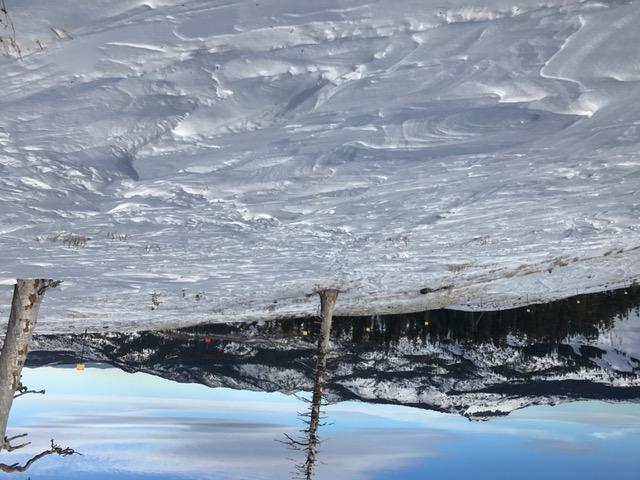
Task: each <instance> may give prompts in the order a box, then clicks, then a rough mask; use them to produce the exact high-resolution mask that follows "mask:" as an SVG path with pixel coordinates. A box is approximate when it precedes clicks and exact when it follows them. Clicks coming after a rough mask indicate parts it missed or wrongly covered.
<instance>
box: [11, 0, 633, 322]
mask: <svg viewBox="0 0 640 480" xmlns="http://www.w3.org/2000/svg"><path fill="white" fill-rule="evenodd" d="M7 8H8V10H9V13H10V16H11V19H12V21H13V24H14V26H15V32H16V34H15V44H12V43H11V42H10V41H9V39H10V36H11V30H10V29H8V28H3V27H2V26H0V35H2V36H3V42H2V44H1V45H0V49H1V48H4V49H5V53H6V54H5V55H4V56H1V57H0V92H1V95H0V248H1V250H2V260H1V261H0V280H2V282H3V283H5V284H6V285H9V284H10V283H11V282H12V281H13V279H14V278H16V277H20V276H37V277H54V278H60V279H64V280H65V284H64V285H63V286H62V287H61V288H60V289H58V290H56V291H53V292H51V293H50V294H47V295H48V298H47V299H46V301H45V304H44V306H43V310H42V312H43V315H42V321H41V324H40V327H41V331H67V330H76V331H77V330H83V329H84V328H85V327H86V326H91V328H95V329H101V328H102V327H103V326H110V327H111V328H120V329H125V328H129V329H131V328H136V327H139V326H140V325H145V326H150V325H160V324H165V325H166V324H171V323H178V322H182V323H185V322H199V321H221V320H234V319H242V318H273V317H276V316H280V315H288V314H296V315H305V314H311V313H314V312H316V310H317V298H314V297H307V296H305V295H306V294H309V293H311V292H312V291H313V290H314V288H317V287H328V286H339V287H341V288H343V289H344V290H346V292H345V293H343V294H342V295H341V297H340V299H339V301H338V312H339V313H342V314H345V313H372V312H390V311H410V310H414V311H415V310H422V309H425V308H432V307H440V306H466V307H468V308H475V307H483V308H487V307H489V308H492V307H498V306H507V305H516V304H522V303H526V302H533V301H540V300H545V299H551V298H558V297H562V296H567V295H571V294H575V293H576V290H577V291H579V292H587V291H597V290H602V289H604V288H605V287H607V286H609V287H613V286H616V285H623V284H628V283H630V282H631V281H633V280H637V279H639V278H640V227H639V225H638V215H639V213H640V194H639V189H640V170H639V168H638V167H639V166H640V148H639V147H640V82H639V80H640V51H639V50H638V44H640V29H638V25H639V24H640V3H639V2H625V1H615V0H611V1H600V2H597V1H578V0H545V1H538V0H526V1H525V0H511V1H510V2H505V1H497V0H484V1H481V0H476V1H472V0H467V1H461V0H441V1H432V0H420V1H410V0H407V1H403V0H396V1H393V2H391V1H378V2H366V1H364V0H344V1H342V0H333V1H332V0H320V1H316V2H302V1H298V0H273V1H266V0H252V1H237V0H231V1H225V2H222V1H204V0H192V1H189V0H187V1H181V2H174V1H171V0H150V1H147V2H139V1H132V0H108V1H107V0H100V1H97V0H96V1H85V2H75V1H70V0H60V1H57V2H55V4H54V3H52V2H48V1H45V0H20V1H11V0H7ZM16 47H17V48H16ZM20 56H21V58H18V57H20ZM421 289H429V292H428V293H426V294H423V295H421V294H420V293H419V291H420V290H421ZM425 291H426V290H425ZM10 293H11V289H10V288H9V287H8V286H6V287H3V288H2V291H1V292H0V295H1V297H0V319H2V320H4V319H5V318H6V317H7V314H8V304H9V300H10ZM276 301H277V302H276Z"/></svg>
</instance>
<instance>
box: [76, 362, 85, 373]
mask: <svg viewBox="0 0 640 480" xmlns="http://www.w3.org/2000/svg"><path fill="white" fill-rule="evenodd" d="M76 370H77V371H79V372H83V371H84V363H76Z"/></svg>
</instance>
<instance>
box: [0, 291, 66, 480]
mask: <svg viewBox="0 0 640 480" xmlns="http://www.w3.org/2000/svg"><path fill="white" fill-rule="evenodd" d="M60 283H61V282H59V281H54V280H47V279H19V280H18V281H17V282H16V286H15V288H14V290H13V300H12V302H11V314H10V316H9V323H8V325H7V333H6V335H5V338H4V344H3V345H2V352H1V353H0V439H1V442H0V452H1V451H2V450H6V451H7V452H12V451H14V450H18V449H20V448H23V447H26V446H27V445H29V443H28V442H26V443H22V444H20V445H12V443H11V442H12V441H14V440H16V439H18V438H24V437H26V436H27V435H26V434H22V435H16V436H13V437H9V438H8V437H7V436H6V433H7V420H8V418H9V412H10V411H11V406H12V405H13V400H14V399H15V398H18V397H21V396H22V395H26V394H27V393H44V390H39V391H35V390H29V389H28V388H27V387H25V386H24V385H22V382H21V378H22V368H23V367H24V364H25V361H26V360H27V354H28V352H29V343H30V342H31V337H32V335H33V330H34V328H35V325H36V320H37V319H38V312H39V310H40V304H41V303H42V299H43V298H44V294H45V292H46V291H47V290H48V289H49V288H52V287H57V286H58V285H59V284H60ZM75 453H77V452H75V450H73V449H71V448H62V447H60V446H58V445H56V444H55V443H54V441H53V440H51V448H49V449H48V450H45V451H43V452H41V453H39V454H37V455H35V456H34V457H33V458H31V459H30V460H29V461H27V462H26V463H25V464H24V465H20V464H12V465H7V464H4V463H0V471H3V472H24V471H25V470H27V469H28V468H29V467H31V465H33V464H34V463H35V462H37V461H38V460H40V459H41V458H43V457H46V456H48V455H53V454H56V455H63V456H67V455H73V454H75Z"/></svg>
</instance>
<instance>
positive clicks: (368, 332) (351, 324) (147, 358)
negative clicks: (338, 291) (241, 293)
mask: <svg viewBox="0 0 640 480" xmlns="http://www.w3.org/2000/svg"><path fill="white" fill-rule="evenodd" d="M434 313H438V312H434ZM522 313H524V312H522ZM556 313H557V312H556ZM441 314H442V315H441V316H432V317H430V318H431V322H430V324H429V325H428V326H425V325H424V322H423V321H421V318H422V315H421V314H416V315H412V316H406V317H403V318H386V317H383V318H377V319H365V318H341V319H338V320H337V321H336V325H335V328H334V330H333V333H332V342H331V350H330V353H329V362H328V365H329V369H328V379H329V380H328V384H327V391H326V392H325V393H326V394H327V396H328V397H329V398H330V399H331V400H332V401H344V400H360V401H365V402H373V403H391V404H402V405H412V406H417V407H420V408H425V409H431V410H438V411H445V412H450V413H459V414H462V415H465V416H467V417H469V418H474V419H486V418H489V417H494V416H500V415H507V414H509V413H510V412H512V411H514V410H517V409H520V408H524V407H526V406H529V405H548V404H552V405H553V404H558V403H563V402H569V401H575V400H584V399H591V400H593V399H598V400H604V401H626V402H638V399H639V398H640V316H639V315H640V312H639V311H638V310H637V307H636V308H635V309H634V310H633V311H631V312H629V313H627V314H621V315H620V316H613V317H606V318H605V317H601V318H600V319H597V320H596V319H595V318H579V317H576V316H569V317H564V318H563V316H562V315H558V314H556V315H550V316H549V317H548V318H546V321H545V322H542V323H543V324H546V326H547V328H548V330H547V331H548V332H555V335H554V336H552V337H550V336H548V334H545V335H540V334H539V332H538V331H537V330H536V328H535V326H536V325H537V324H538V323H537V322H535V321H534V322H532V321H531V320H530V319H529V318H527V316H526V315H521V316H519V317H516V316H514V312H511V318H509V319H507V318H506V317H505V318H504V320H503V321H498V319H499V318H500V317H498V315H495V316H494V318H491V315H490V314H486V315H481V316H479V318H476V319H475V320H474V316H473V315H472V314H467V315H464V316H457V315H455V314H453V313H451V312H449V314H447V312H444V311H441ZM455 317H457V318H455ZM476 317H478V316H477V315H476ZM567 318H570V319H571V320H570V321H569V324H565V323H564V321H565V320H567ZM509 320H510V321H509ZM298 323H299V321H285V322H265V324H263V325H253V326H248V325H238V326H232V325H214V326H211V327H196V328H195V329H190V330H188V331H185V330H178V331H161V332H134V333H107V334H93V335H89V336H88V337H87V338H86V339H85V338H84V336H83V335H51V336H38V337H36V338H35V341H34V345H33V349H34V351H33V352H32V353H31V356H30V357H29V364H30V366H43V365H55V364H69V363H71V364H73V363H75V362H76V361H77V358H78V354H79V352H80V351H82V350H83V343H84V347H86V348H85V353H86V355H87V358H88V359H89V360H90V361H98V362H110V363H113V364H114V365H116V366H118V367H120V368H123V369H125V370H127V371H129V372H138V371H143V372H146V373H150V374H153V375H157V376H160V377H163V378H167V379H170V380H173V381H178V382H186V383H198V384H203V385H207V386H209V387H228V388H233V389H239V390H255V391H267V392H273V391H280V392H284V393H287V394H290V393H293V392H298V391H311V390H312V389H313V381H314V368H315V362H316V341H315V339H314V338H312V337H313V335H311V337H307V336H302V335H301V334H300V332H299V331H297V326H298ZM307 328H308V326H307ZM569 331H571V332H572V333H571V334H569V333H568V332H569ZM205 335H206V336H207V338H209V340H210V343H209V344H205V343H204V341H203V340H204V338H205Z"/></svg>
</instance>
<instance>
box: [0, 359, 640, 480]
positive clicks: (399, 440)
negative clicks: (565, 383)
mask: <svg viewBox="0 0 640 480" xmlns="http://www.w3.org/2000/svg"><path fill="white" fill-rule="evenodd" d="M24 381H25V384H27V385H29V386H31V387H33V388H46V389H47V395H45V396H39V395H38V396H36V395H34V396H27V397H24V398H21V399H20V400H18V401H17V402H16V403H15V405H14V409H13V410H12V412H11V417H10V431H11V432H14V433H21V432H29V434H30V439H31V441H32V442H33V445H32V446H31V447H30V448H31V450H30V451H29V452H24V453H22V454H20V455H16V454H6V453H3V454H2V455H3V457H2V461H3V462H5V463H7V462H8V461H18V460H20V459H23V458H25V457H26V456H27V455H28V454H29V453H34V452H35V451H36V450H40V449H41V447H44V446H46V445H47V444H48V441H49V439H50V438H55V439H56V441H57V442H58V443H60V444H62V445H69V446H72V447H74V448H76V449H77V450H79V451H81V452H82V453H83V454H84V455H83V456H82V457H67V458H53V457H50V458H47V459H45V460H43V461H41V462H40V463H38V464H37V465H36V466H34V467H33V468H32V469H31V470H30V472H29V476H31V478H33V479H34V480H35V479H41V480H48V479H58V478H65V479H69V480H74V479H78V480H79V479H86V478H88V477H90V478H91V479H92V480H101V479H103V478H104V479H106V478H114V476H117V478H119V479H141V480H147V479H149V480H151V479H153V480H161V479H162V480H170V479H182V478H189V479H231V478H233V479H236V478H237V479H283V478H290V477H291V475H290V472H291V470H292V467H293V461H292V460H291V458H300V457H299V455H297V453H296V452H292V451H289V450H288V449H287V448H286V446H285V445H283V444H281V443H279V442H278V441H277V440H281V439H283V434H284V433H285V432H286V433H289V434H295V432H296V431H297V429H298V428H300V426H301V423H300V420H299V419H298V417H297V416H296V412H298V411H300V410H302V409H304V408H305V405H304V404H302V403H301V402H300V401H299V400H297V399H295V398H294V397H292V396H286V395H283V394H279V393H261V392H247V391H234V390H230V389H223V388H217V389H213V388H208V387H205V386H202V385H195V384H178V383H175V382H170V381H168V380H164V379H161V378H158V377H153V376H150V375H146V374H141V373H137V374H127V373H124V372H122V371H120V370H117V369H113V368H108V369H103V368H100V369H98V368H89V369H87V370H86V371H85V372H82V373H79V372H76V371H75V370H73V369H62V368H49V367H46V368H38V369H26V370H25V372H24ZM327 415H328V416H329V417H330V421H331V422H333V423H332V424H331V425H328V426H326V427H325V428H324V429H323V430H322V438H323V439H324V442H323V444H322V447H321V453H320V459H321V461H322V462H323V463H322V464H320V465H319V466H318V475H317V478H318V479H319V480H321V479H325V478H326V479H336V478H337V479H343V478H344V479H355V480H361V479H371V480H389V479H395V478H403V479H409V480H410V479H414V478H415V479H423V478H425V477H429V478H438V479H439V480H442V479H449V478H450V479H454V478H469V477H473V478H476V479H483V478H487V479H492V480H493V479H501V478H504V479H512V478H524V479H526V478H531V479H533V478H541V477H544V478H546V479H552V478H558V479H560V478H562V479H565V478H577V477H578V476H580V477H581V478H594V479H595V478H602V477H603V476H606V477H614V478H617V479H632V478H633V479H634V480H635V479H637V472H638V471H640V459H638V457H637V455H636V452H637V451H638V447H640V404H607V403H603V402H577V403H571V404H563V405H559V406H555V407H550V406H544V407H530V408H526V409H523V410H519V411H516V412H514V413H512V414H511V415H509V416H508V417H505V418H497V419H493V420H491V421H488V422H470V421H469V420H467V419H466V418H463V417H460V416H457V415H448V414H441V413H436V412H430V411H424V410H420V409H415V408H409V407H400V406H393V405H373V404H364V403H360V402H343V403H339V404H336V405H332V406H330V407H328V408H327ZM13 459H15V460H13ZM63 473H64V474H63ZM13 478H17V479H25V480H26V479H27V478H28V476H27V475H16V476H15V477H13Z"/></svg>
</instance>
